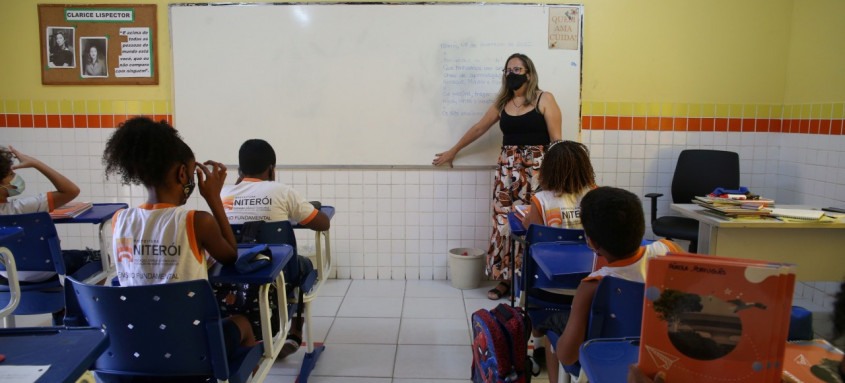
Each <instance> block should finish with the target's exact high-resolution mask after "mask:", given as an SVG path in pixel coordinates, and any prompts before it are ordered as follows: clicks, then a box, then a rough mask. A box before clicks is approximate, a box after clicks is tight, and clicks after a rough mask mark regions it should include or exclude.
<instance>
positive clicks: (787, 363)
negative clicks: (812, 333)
mask: <svg viewBox="0 0 845 383" xmlns="http://www.w3.org/2000/svg"><path fill="white" fill-rule="evenodd" d="M842 357H843V353H842V351H841V350H839V349H837V348H836V347H833V345H831V344H830V343H828V342H827V341H826V340H824V339H813V340H802V341H794V342H789V343H787V344H786V351H785V353H784V357H783V381H784V382H788V383H816V382H818V383H822V382H841V381H842V380H841V379H840V378H839V372H838V371H839V363H840V361H842Z"/></svg>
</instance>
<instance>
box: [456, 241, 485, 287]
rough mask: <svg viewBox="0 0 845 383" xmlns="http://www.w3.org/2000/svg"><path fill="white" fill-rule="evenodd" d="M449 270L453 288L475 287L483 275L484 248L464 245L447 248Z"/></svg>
mask: <svg viewBox="0 0 845 383" xmlns="http://www.w3.org/2000/svg"><path fill="white" fill-rule="evenodd" d="M449 270H450V271H451V273H452V275H451V277H450V279H451V280H452V286H453V287H454V288H456V289H474V288H477V287H478V285H479V284H480V283H481V277H482V276H483V275H484V250H481V249H473V248H465V247H459V248H456V249H452V250H449Z"/></svg>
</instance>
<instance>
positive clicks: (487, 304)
mask: <svg viewBox="0 0 845 383" xmlns="http://www.w3.org/2000/svg"><path fill="white" fill-rule="evenodd" d="M492 286H493V282H488V283H485V285H484V286H482V287H481V288H478V289H474V290H458V289H455V288H453V287H452V286H451V285H450V283H449V281H445V280H428V281H419V280H408V281H404V280H396V281H394V280H349V279H339V280H338V279H332V280H329V281H328V282H326V284H325V285H324V286H323V287H322V289H321V290H320V292H319V297H318V298H317V299H316V300H315V301H314V302H313V303H312V316H313V321H312V322H313V329H312V331H313V332H312V335H313V336H314V338H315V340H316V341H318V342H324V343H325V344H326V350H325V352H324V353H323V354H322V356H321V357H320V360H319V361H318V363H317V367H316V368H315V370H314V372H313V373H312V374H311V378H309V382H314V383H340V382H344V383H365V382H366V383H422V382H430V383H453V382H469V378H470V363H471V361H472V354H471V349H470V326H469V323H470V322H469V318H470V316H471V315H472V313H473V312H474V311H475V310H477V309H479V308H488V309H489V308H492V307H493V306H495V304H496V303H497V302H493V301H490V300H488V299H487V297H486V291H487V290H488V289H489V288H491V287H492ZM831 286H832V285H831ZM831 286H828V285H827V284H803V283H799V284H798V285H797V286H796V294H795V299H794V301H793V304H795V305H801V306H805V307H806V308H808V309H810V311H813V316H814V329H815V330H816V333H817V335H819V336H821V337H824V338H827V339H830V334H829V333H830V327H831V326H830V310H831V306H830V302H832V300H833V294H830V293H827V291H826V290H830V289H831V288H832V287H831ZM833 287H837V288H838V285H837V286H833ZM819 289H822V290H823V291H825V292H826V294H822V295H819V294H818V293H817V292H816V291H815V290H819ZM811 295H813V298H815V299H812V300H811V299H810V296H811ZM819 301H821V302H822V303H818V302H819ZM501 302H506V300H505V299H502V300H501ZM49 322H50V319H49V316H19V317H17V324H18V326H19V327H27V326H43V325H49ZM304 353H305V348H304V347H302V348H300V350H299V351H298V352H297V353H296V354H294V355H291V356H289V357H288V358H286V359H283V360H278V361H276V364H275V366H274V368H273V369H272V370H271V371H270V375H269V376H268V378H267V379H266V381H267V382H272V383H288V382H295V381H296V375H297V374H298V373H299V368H300V364H301V362H302V358H303V355H304ZM534 379H535V380H534V381H536V382H546V381H548V380H547V378H546V374H545V371H544V372H543V373H542V374H541V376H539V377H537V378H534Z"/></svg>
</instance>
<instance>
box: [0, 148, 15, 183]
mask: <svg viewBox="0 0 845 383" xmlns="http://www.w3.org/2000/svg"><path fill="white" fill-rule="evenodd" d="M13 160H14V156H13V155H12V152H11V151H9V149H7V148H6V147H5V146H0V179H3V178H6V177H8V176H9V173H11V172H12V164H13V163H14V162H13Z"/></svg>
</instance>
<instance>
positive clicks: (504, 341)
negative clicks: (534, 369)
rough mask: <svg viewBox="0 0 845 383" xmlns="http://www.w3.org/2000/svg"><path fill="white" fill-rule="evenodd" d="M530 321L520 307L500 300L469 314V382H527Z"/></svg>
mask: <svg viewBox="0 0 845 383" xmlns="http://www.w3.org/2000/svg"><path fill="white" fill-rule="evenodd" d="M530 334H531V321H530V320H528V317H527V316H526V315H525V313H524V312H523V311H522V309H520V308H513V307H511V306H509V305H507V304H504V303H500V304H499V305H498V306H496V307H495V308H494V309H492V310H485V309H480V310H478V311H476V312H474V313H473V314H472V381H473V382H475V383H504V382H508V383H524V382H530V381H531V374H530V371H531V370H530V369H531V362H529V361H528V337H529V336H530Z"/></svg>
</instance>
